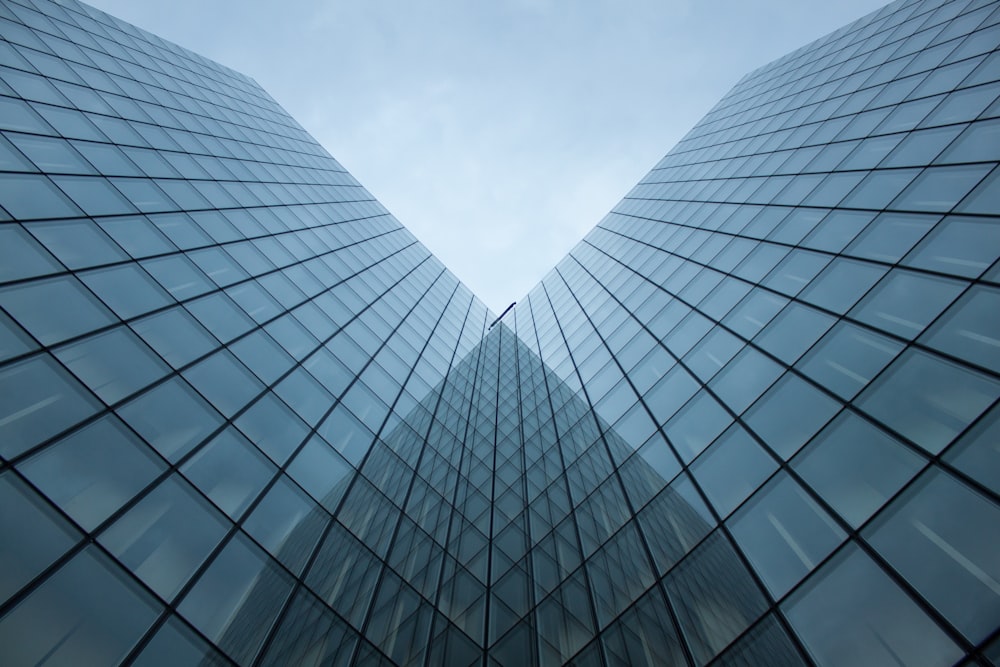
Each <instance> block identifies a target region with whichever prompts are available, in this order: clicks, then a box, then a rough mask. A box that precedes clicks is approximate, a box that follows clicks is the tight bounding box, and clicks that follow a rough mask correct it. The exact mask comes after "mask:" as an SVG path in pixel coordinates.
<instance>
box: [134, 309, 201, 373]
mask: <svg viewBox="0 0 1000 667" xmlns="http://www.w3.org/2000/svg"><path fill="white" fill-rule="evenodd" d="M132 329H133V330H134V331H135V332H136V333H138V334H139V335H140V336H142V338H143V340H145V341H146V343H148V344H149V345H150V346H151V347H152V348H153V349H154V350H156V351H157V352H158V353H159V354H160V356H161V357H163V358H164V359H166V360H167V363H169V364H170V365H171V366H173V367H174V368H180V367H181V366H185V365H187V364H188V363H190V362H191V361H194V360H195V359H197V358H198V357H200V356H202V355H204V354H206V353H208V352H209V351H211V350H212V349H213V348H214V347H215V346H216V345H218V341H216V340H215V338H213V337H212V335H211V334H210V333H208V332H207V331H205V330H204V329H203V328H202V327H201V325H199V324H198V322H197V321H196V320H195V319H194V318H193V317H191V315H189V314H188V313H187V311H185V310H184V309H182V308H171V309H170V310H167V311H164V312H162V313H157V314H156V315H150V316H149V317H145V318H143V319H141V320H139V321H137V322H132Z"/></svg>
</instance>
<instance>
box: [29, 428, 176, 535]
mask: <svg viewBox="0 0 1000 667" xmlns="http://www.w3.org/2000/svg"><path fill="white" fill-rule="evenodd" d="M165 467H166V466H165V465H164V463H163V461H162V460H161V459H160V458H159V457H158V456H156V455H155V454H154V453H153V452H152V451H151V450H150V449H149V448H148V447H146V445H144V444H142V443H141V442H140V441H139V440H138V439H137V438H136V437H135V435H134V434H133V433H132V432H131V431H129V430H128V429H127V428H126V427H125V426H124V425H123V424H122V423H121V422H120V421H118V419H116V418H114V417H112V416H108V417H103V418H102V419H100V420H98V421H96V422H94V423H93V424H91V425H89V426H87V427H86V428H84V429H82V430H79V431H75V432H74V433H72V434H71V435H69V436H67V437H66V438H63V439H62V440H60V441H59V442H57V443H55V444H54V445H52V446H51V447H48V448H46V449H45V450H44V451H42V452H41V453H40V454H38V455H36V456H33V457H32V458H30V459H28V460H27V461H26V462H24V463H23V464H22V465H21V467H20V470H21V472H22V473H24V475H25V476H26V477H27V478H28V479H29V480H31V482H32V483H33V484H35V485H36V486H37V487H38V488H40V489H41V490H42V491H43V492H44V493H45V494H47V495H48V496H49V498H50V499H52V501H53V502H54V503H56V504H57V505H59V507H61V508H62V509H63V511H64V512H66V513H67V514H69V515H70V516H71V517H73V519H74V520H75V521H76V522H77V523H79V524H80V525H81V526H83V528H84V529H85V530H93V529H94V528H96V527H97V525H98V524H100V523H101V522H102V521H104V520H105V519H106V518H108V517H109V516H111V514H112V513H114V512H115V511H117V510H118V508H119V507H121V506H122V505H124V504H125V503H126V502H127V501H128V500H130V499H131V498H132V497H133V496H134V495H135V494H136V493H138V492H139V491H141V490H142V489H143V488H144V487H145V486H146V485H147V484H149V483H150V482H152V481H153V479H154V478H155V477H156V476H157V475H159V474H160V472H162V471H163V470H164V468H165Z"/></svg>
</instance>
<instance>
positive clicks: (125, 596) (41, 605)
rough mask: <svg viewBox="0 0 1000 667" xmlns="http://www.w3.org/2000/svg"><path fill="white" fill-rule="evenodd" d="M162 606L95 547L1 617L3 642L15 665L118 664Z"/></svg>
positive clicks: (75, 558)
mask: <svg viewBox="0 0 1000 667" xmlns="http://www.w3.org/2000/svg"><path fill="white" fill-rule="evenodd" d="M158 607H159V605H157V604H156V603H155V602H153V600H152V599H151V598H150V596H149V595H148V594H147V593H146V592H144V591H142V590H140V588H139V586H138V585H137V584H136V583H135V582H134V581H132V580H131V579H129V578H128V577H126V576H125V575H124V574H123V573H122V572H121V571H120V570H119V568H118V567H117V566H115V565H114V564H112V563H111V562H109V559H108V558H107V556H104V555H103V554H101V552H100V551H99V550H98V549H97V548H96V547H90V548H88V549H86V550H84V551H83V552H81V553H80V554H78V555H77V556H76V557H74V558H73V560H71V561H70V562H69V563H67V564H66V565H65V566H63V568H62V569H60V570H59V571H58V572H56V574H54V575H53V576H52V577H51V578H49V579H48V580H47V581H46V582H45V583H44V584H42V586H41V587H39V588H38V589H36V590H35V591H34V592H33V593H32V594H31V596H29V597H28V598H27V599H25V600H24V601H23V602H21V603H20V604H19V605H17V606H16V607H15V608H14V609H13V610H12V611H11V612H10V613H9V614H7V615H6V616H5V617H4V618H3V619H2V620H0V646H3V652H4V656H5V660H6V661H7V662H8V663H9V664H12V665H43V664H44V665H53V667H54V666H56V665H66V666H67V667H69V666H71V665H72V666H80V667H84V666H86V667H89V666H93V667H102V666H104V665H116V664H118V663H119V662H120V661H121V660H123V659H124V658H125V656H126V655H127V654H128V652H129V651H130V650H131V648H132V647H133V646H135V644H136V643H138V641H139V639H140V638H141V637H142V635H143V633H145V632H146V630H147V629H148V628H149V626H150V625H152V624H153V621H154V620H155V619H156V616H157V614H158V613H159V609H158Z"/></svg>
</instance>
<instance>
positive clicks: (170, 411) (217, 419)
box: [118, 378, 222, 463]
mask: <svg viewBox="0 0 1000 667" xmlns="http://www.w3.org/2000/svg"><path fill="white" fill-rule="evenodd" d="M118 414H119V415H120V416H121V418H122V419H124V420H125V421H126V422H128V424H129V425H130V426H131V427H132V428H134V429H135V430H136V431H138V432H139V435H141V436H142V437H143V438H145V439H146V441H147V442H149V444H151V445H152V446H153V447H154V448H155V449H156V451H158V452H159V453H160V454H161V455H162V456H163V457H164V458H166V459H167V460H168V461H170V462H171V463H176V462H177V460H178V459H180V458H181V457H182V456H184V455H185V454H187V453H188V452H189V451H191V449H192V448H193V447H194V446H195V445H197V444H198V443H199V442H201V441H202V440H204V439H205V438H206V437H208V434H209V433H211V432H212V431H214V430H215V429H216V427H217V426H218V425H219V424H221V423H222V417H221V416H220V415H219V413H218V412H216V411H215V410H213V409H212V406H210V405H209V404H208V403H206V402H205V401H204V400H203V399H202V398H201V397H200V396H198V394H196V393H195V392H194V391H192V390H191V387H190V386H188V384H187V383H186V382H184V381H183V380H181V379H180V378H173V379H170V380H168V381H167V382H164V383H163V384H161V385H159V386H158V387H156V388H154V389H152V390H151V391H148V392H146V393H145V394H143V395H142V396H140V397H139V398H137V399H135V400H134V401H131V402H129V403H126V404H125V405H124V406H122V407H120V408H118Z"/></svg>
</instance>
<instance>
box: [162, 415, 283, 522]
mask: <svg viewBox="0 0 1000 667" xmlns="http://www.w3.org/2000/svg"><path fill="white" fill-rule="evenodd" d="M275 471H276V468H275V467H274V466H273V465H272V464H271V462H270V461H268V460H267V458H266V457H265V456H264V455H263V454H261V453H260V452H259V451H258V450H257V448H256V447H254V446H253V445H251V444H250V442H249V441H248V440H247V439H246V438H244V437H243V436H242V435H240V434H239V432H238V431H236V429H234V428H232V427H230V428H227V429H226V430H225V431H223V432H222V433H220V434H219V435H217V436H215V437H214V438H212V440H211V441H209V442H208V443H206V444H205V446H204V447H202V448H201V449H200V450H198V452H197V453H196V454H195V455H194V456H192V457H191V458H190V459H188V460H187V461H186V462H185V463H184V466H183V467H182V468H181V472H182V473H184V476H185V477H187V478H188V479H189V480H191V481H192V482H193V483H194V485H195V486H197V487H198V488H199V489H201V491H202V492H203V493H204V494H205V495H206V496H208V497H209V499H210V500H211V501H212V502H214V503H215V504H216V505H218V506H219V507H220V508H221V509H222V511H223V512H225V513H226V514H228V515H229V516H230V517H231V518H233V519H237V518H239V516H240V515H241V514H242V513H243V510H245V509H246V508H247V507H249V506H250V503H251V502H253V500H254V499H255V498H256V497H257V495H258V494H259V493H260V492H261V491H262V490H263V488H264V486H265V485H267V483H268V482H269V481H270V480H271V477H273V476H274V473H275Z"/></svg>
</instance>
